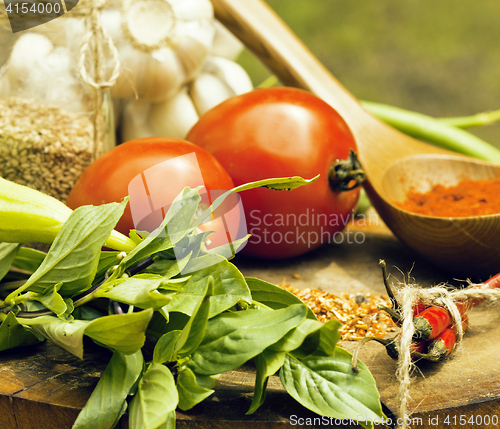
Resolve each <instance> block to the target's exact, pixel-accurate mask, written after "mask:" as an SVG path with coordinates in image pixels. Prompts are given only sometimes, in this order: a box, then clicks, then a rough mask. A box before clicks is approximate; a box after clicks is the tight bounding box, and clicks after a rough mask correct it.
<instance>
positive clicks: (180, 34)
mask: <svg viewBox="0 0 500 429" xmlns="http://www.w3.org/2000/svg"><path fill="white" fill-rule="evenodd" d="M214 35H215V27H214V25H213V20H210V19H200V20H198V21H182V22H178V23H177V25H176V27H175V40H174V41H176V42H179V41H181V40H182V39H183V38H185V37H191V38H193V39H196V40H198V41H199V42H200V43H202V44H203V45H205V46H206V47H207V49H210V48H211V47H212V43H213V40H214Z"/></svg>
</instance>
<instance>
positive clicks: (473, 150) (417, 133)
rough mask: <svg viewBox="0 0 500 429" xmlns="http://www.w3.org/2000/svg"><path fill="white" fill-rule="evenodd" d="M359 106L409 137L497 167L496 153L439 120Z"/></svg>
mask: <svg viewBox="0 0 500 429" xmlns="http://www.w3.org/2000/svg"><path fill="white" fill-rule="evenodd" d="M362 105H363V106H364V107H365V108H366V110H368V111H369V112H370V113H371V114H373V115H375V116H377V117H378V118H379V119H381V120H383V121H384V122H386V123H388V124H389V125H392V126H393V127H394V128H397V129H398V130H400V131H402V132H404V133H405V134H408V135H410V136H412V137H415V138H418V139H421V140H425V141H428V142H429V143H432V144H434V145H436V146H440V147H442V148H445V149H449V150H451V151H454V152H459V153H462V154H464V155H469V156H472V157H475V158H479V159H484V160H486V161H491V162H498V163H500V150H498V149H496V148H495V147H493V146H492V145H490V144H489V143H486V142H485V141H484V140H482V139H480V138H479V137H476V136H474V135H472V134H470V133H468V132H467V131H464V130H462V129H460V128H456V127H454V126H452V125H449V124H447V123H446V122H444V121H442V120H440V119H435V118H433V117H432V116H427V115H423V114H421V113H415V112H411V111H408V110H404V109H400V108H398V107H393V106H388V105H385V104H378V103H373V102H368V101H363V102H362Z"/></svg>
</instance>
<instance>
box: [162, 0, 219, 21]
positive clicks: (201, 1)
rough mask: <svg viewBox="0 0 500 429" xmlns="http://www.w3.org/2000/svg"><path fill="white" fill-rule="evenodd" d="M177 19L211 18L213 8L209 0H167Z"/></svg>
mask: <svg viewBox="0 0 500 429" xmlns="http://www.w3.org/2000/svg"><path fill="white" fill-rule="evenodd" d="M168 1H169V3H170V5H171V6H172V9H173V10H174V14H175V17H176V18H177V19H178V20H179V21H195V20H198V19H212V18H213V17H214V9H213V6H212V3H211V2H210V0H168Z"/></svg>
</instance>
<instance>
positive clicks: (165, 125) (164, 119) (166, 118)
mask: <svg viewBox="0 0 500 429" xmlns="http://www.w3.org/2000/svg"><path fill="white" fill-rule="evenodd" d="M149 121H150V125H151V127H152V129H153V131H154V133H155V135H157V136H163V137H172V138H178V139H184V138H186V135H187V133H188V132H189V130H190V129H191V128H192V126H193V125H194V124H195V123H196V122H197V121H198V113H197V111H196V108H195V106H194V104H193V102H192V100H191V98H190V97H189V95H188V92H187V88H186V87H182V88H181V90H180V91H179V92H178V93H177V95H175V96H174V97H173V98H171V99H170V100H167V101H164V102H162V103H155V104H153V105H152V108H151V113H150V116H149Z"/></svg>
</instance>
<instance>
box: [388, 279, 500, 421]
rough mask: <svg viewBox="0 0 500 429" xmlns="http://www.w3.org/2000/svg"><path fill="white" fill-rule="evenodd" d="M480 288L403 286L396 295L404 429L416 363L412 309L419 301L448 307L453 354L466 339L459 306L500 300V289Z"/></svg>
mask: <svg viewBox="0 0 500 429" xmlns="http://www.w3.org/2000/svg"><path fill="white" fill-rule="evenodd" d="M475 286H477V287H475ZM479 286H480V285H471V287H469V288H467V289H462V290H454V291H451V290H449V289H447V288H446V287H443V286H436V287H432V288H428V289H424V288H421V287H419V286H418V285H407V284H406V285H404V286H403V287H402V288H401V289H399V290H398V291H397V292H396V293H397V296H398V301H399V302H400V303H402V305H401V313H402V314H401V317H402V324H401V343H400V350H399V359H398V366H397V370H396V377H397V379H398V381H399V389H398V394H397V404H398V405H397V408H398V409H397V414H398V418H399V419H400V422H401V425H400V427H401V428H402V429H407V428H408V422H410V421H411V420H410V413H408V401H409V399H410V398H411V396H410V385H411V377H410V375H411V372H412V369H413V365H414V363H413V361H412V358H411V349H410V347H411V342H412V338H413V334H414V325H413V306H414V304H415V303H416V302H417V301H419V302H422V303H423V304H425V305H426V306H431V305H436V306H441V307H444V308H446V309H447V310H448V311H449V313H450V316H451V319H452V322H453V325H454V328H455V330H456V335H457V339H456V342H455V346H454V348H453V350H452V351H451V353H454V352H455V351H456V350H457V349H459V348H460V346H461V344H462V339H463V335H464V332H463V327H462V315H461V314H460V311H459V309H458V307H457V304H456V303H459V302H467V301H469V300H487V301H494V300H497V299H499V298H500V290H499V289H490V290H488V289H480V288H479Z"/></svg>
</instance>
